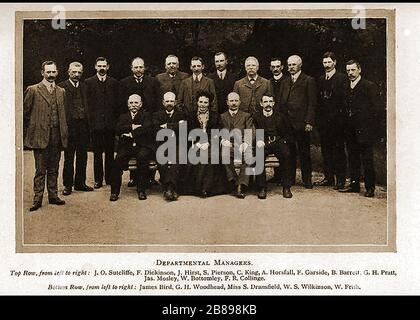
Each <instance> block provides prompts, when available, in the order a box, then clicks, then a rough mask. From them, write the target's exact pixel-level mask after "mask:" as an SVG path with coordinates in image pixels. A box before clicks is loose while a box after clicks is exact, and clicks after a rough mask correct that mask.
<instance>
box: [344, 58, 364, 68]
mask: <svg viewBox="0 0 420 320" xmlns="http://www.w3.org/2000/svg"><path fill="white" fill-rule="evenodd" d="M351 64H356V66H357V67H358V68H359V69H361V66H360V62H359V61H357V60H349V61H347V62H346V66H348V65H351Z"/></svg>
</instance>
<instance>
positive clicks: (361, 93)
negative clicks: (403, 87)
mask: <svg viewBox="0 0 420 320" xmlns="http://www.w3.org/2000/svg"><path fill="white" fill-rule="evenodd" d="M344 101H345V108H346V113H347V115H346V122H347V124H349V125H350V126H351V127H353V128H354V130H355V132H356V138H357V140H358V142H359V143H364V142H368V143H372V142H373V141H374V139H375V138H376V137H377V134H378V133H377V128H378V123H379V121H380V119H379V115H380V114H381V113H382V109H383V108H382V102H381V98H380V95H379V89H378V86H377V85H376V84H375V83H373V82H371V81H368V80H365V79H363V78H362V79H360V81H359V83H358V84H357V85H356V86H355V87H354V89H351V88H350V81H348V82H347V83H346V85H345V90H344Z"/></svg>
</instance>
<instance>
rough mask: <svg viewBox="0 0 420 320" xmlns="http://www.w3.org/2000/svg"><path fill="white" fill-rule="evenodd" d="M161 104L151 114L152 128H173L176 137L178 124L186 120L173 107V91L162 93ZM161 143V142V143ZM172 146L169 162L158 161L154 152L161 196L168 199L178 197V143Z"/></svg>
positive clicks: (177, 135)
mask: <svg viewBox="0 0 420 320" xmlns="http://www.w3.org/2000/svg"><path fill="white" fill-rule="evenodd" d="M162 104H163V108H164V109H163V110H160V111H157V112H155V113H154V114H153V126H154V129H155V131H156V132H158V131H159V130H161V129H170V130H173V134H174V138H175V139H177V138H178V137H179V125H180V123H183V122H184V121H186V120H187V117H186V115H185V114H184V112H183V111H182V110H179V109H177V108H175V106H176V96H175V93H173V92H166V93H165V94H164V95H163V100H162ZM168 143H169V142H168ZM162 144H163V142H162V143H161V145H162ZM174 147H176V149H175V150H176V152H175V155H176V158H175V159H173V161H171V162H169V161H170V160H169V161H168V162H164V163H160V161H159V159H160V155H159V154H158V153H157V154H156V158H157V160H158V161H157V162H158V163H159V173H160V182H161V184H162V186H163V197H164V198H165V199H166V200H169V201H174V200H177V199H178V192H177V182H178V176H179V169H180V167H179V164H178V163H177V161H178V160H177V159H178V143H176V144H175V146H174ZM162 157H164V155H162ZM168 157H169V155H168ZM162 160H164V159H162Z"/></svg>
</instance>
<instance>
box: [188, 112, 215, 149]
mask: <svg viewBox="0 0 420 320" xmlns="http://www.w3.org/2000/svg"><path fill="white" fill-rule="evenodd" d="M187 121H188V122H187V123H188V132H190V131H191V130H192V129H198V128H200V122H199V121H198V118H197V113H196V112H193V113H189V114H187ZM211 129H221V122H220V114H219V113H218V112H216V111H211V110H210V113H209V120H208V122H207V126H206V133H207V137H208V139H209V140H208V141H209V142H211V138H212V137H211ZM196 140H198V138H197V139H196ZM189 145H190V144H189Z"/></svg>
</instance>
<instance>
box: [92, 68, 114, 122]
mask: <svg viewBox="0 0 420 320" xmlns="http://www.w3.org/2000/svg"><path fill="white" fill-rule="evenodd" d="M85 84H86V96H87V104H88V114H89V120H90V129H91V130H103V129H108V130H114V128H115V123H116V120H117V119H118V115H119V103H120V100H119V84H118V81H117V80H116V79H114V78H112V77H110V76H108V75H107V77H106V81H105V83H103V84H102V83H101V82H100V81H99V79H98V77H97V76H96V74H95V75H94V76H92V77H90V78H88V79H86V80H85Z"/></svg>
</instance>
